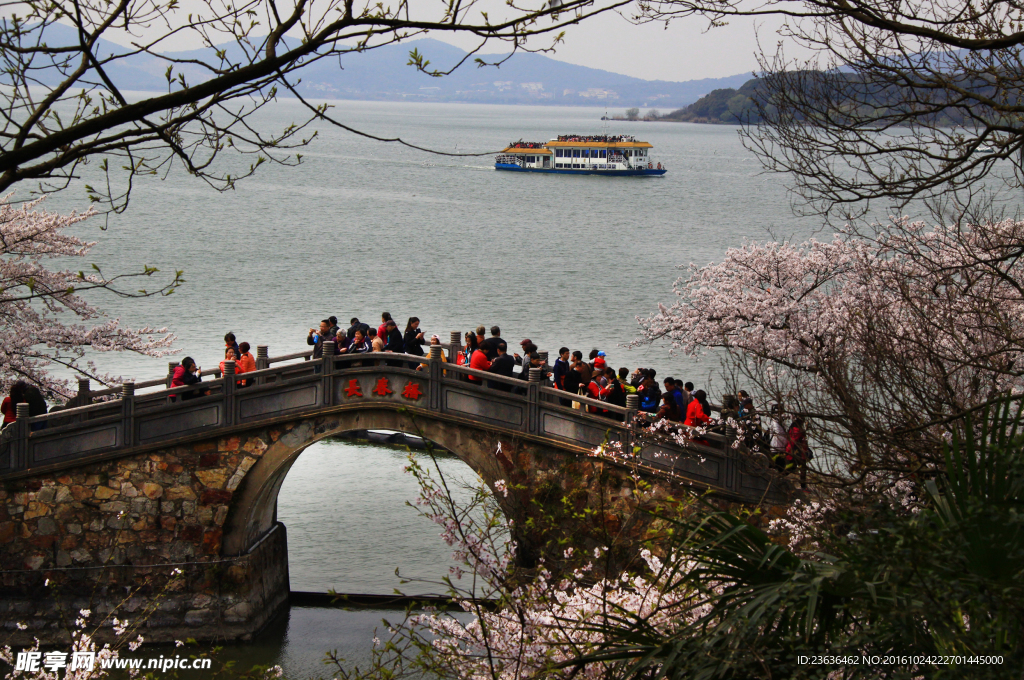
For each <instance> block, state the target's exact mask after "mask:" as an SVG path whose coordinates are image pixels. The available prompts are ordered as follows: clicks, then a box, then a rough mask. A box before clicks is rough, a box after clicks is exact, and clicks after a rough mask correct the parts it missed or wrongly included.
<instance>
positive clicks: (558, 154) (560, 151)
mask: <svg viewBox="0 0 1024 680" xmlns="http://www.w3.org/2000/svg"><path fill="white" fill-rule="evenodd" d="M555 156H557V157H558V158H561V157H562V150H561V149H555Z"/></svg>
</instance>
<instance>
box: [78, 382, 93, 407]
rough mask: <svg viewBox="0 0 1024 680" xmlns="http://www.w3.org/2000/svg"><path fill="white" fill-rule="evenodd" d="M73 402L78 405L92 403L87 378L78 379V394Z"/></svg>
mask: <svg viewBox="0 0 1024 680" xmlns="http://www.w3.org/2000/svg"><path fill="white" fill-rule="evenodd" d="M75 399H76V401H75V403H76V404H78V405H79V406H88V405H89V404H91V403H92V391H91V390H90V389H89V379H88V378H79V379H78V396H77V397H76V398H75Z"/></svg>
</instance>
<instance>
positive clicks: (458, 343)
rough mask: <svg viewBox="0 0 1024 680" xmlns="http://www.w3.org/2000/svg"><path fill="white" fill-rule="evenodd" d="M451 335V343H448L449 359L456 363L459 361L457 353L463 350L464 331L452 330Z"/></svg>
mask: <svg viewBox="0 0 1024 680" xmlns="http://www.w3.org/2000/svg"><path fill="white" fill-rule="evenodd" d="M449 337H450V338H451V343H450V344H449V345H448V361H450V362H452V363H453V364H454V363H456V362H457V361H458V358H457V357H456V355H457V354H458V353H459V352H461V351H462V333H461V332H459V331H450V332H449Z"/></svg>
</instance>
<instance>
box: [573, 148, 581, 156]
mask: <svg viewBox="0 0 1024 680" xmlns="http://www.w3.org/2000/svg"><path fill="white" fill-rule="evenodd" d="M572 157H573V158H579V157H580V150H579V149H573V150H572Z"/></svg>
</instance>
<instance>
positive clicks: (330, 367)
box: [320, 340, 338, 406]
mask: <svg viewBox="0 0 1024 680" xmlns="http://www.w3.org/2000/svg"><path fill="white" fill-rule="evenodd" d="M334 345H335V343H334V341H333V340H325V341H324V355H323V357H321V358H322V363H323V376H322V378H321V380H320V384H321V385H322V386H323V395H322V397H321V399H320V403H321V404H323V405H324V406H330V405H331V402H332V401H333V400H334V360H335V359H337V358H338V357H337V356H335V354H334Z"/></svg>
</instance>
